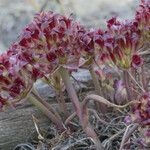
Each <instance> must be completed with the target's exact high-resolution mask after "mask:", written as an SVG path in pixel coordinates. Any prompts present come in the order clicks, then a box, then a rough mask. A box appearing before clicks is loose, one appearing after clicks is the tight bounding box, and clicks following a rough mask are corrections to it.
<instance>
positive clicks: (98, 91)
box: [89, 66, 107, 113]
mask: <svg viewBox="0 0 150 150" xmlns="http://www.w3.org/2000/svg"><path fill="white" fill-rule="evenodd" d="M89 71H90V74H91V77H92V80H93V83H94V87H95V91H96V94H97V95H100V96H103V95H104V94H103V93H102V88H101V86H100V82H99V79H98V77H97V75H96V73H95V71H94V68H93V66H91V68H90V69H89ZM94 103H95V107H96V110H97V111H98V112H102V113H105V112H106V111H107V107H106V105H103V104H99V103H97V102H94Z"/></svg>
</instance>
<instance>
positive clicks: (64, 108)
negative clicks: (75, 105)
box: [56, 89, 69, 119]
mask: <svg viewBox="0 0 150 150" xmlns="http://www.w3.org/2000/svg"><path fill="white" fill-rule="evenodd" d="M56 98H57V101H58V104H59V107H60V109H61V111H62V113H63V114H64V117H65V119H66V118H67V117H68V116H69V113H68V111H67V105H66V102H65V99H64V95H63V92H62V90H61V89H60V90H59V91H58V90H56Z"/></svg>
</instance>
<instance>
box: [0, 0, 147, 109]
mask: <svg viewBox="0 0 150 150" xmlns="http://www.w3.org/2000/svg"><path fill="white" fill-rule="evenodd" d="M107 27H108V29H107V31H102V30H100V29H98V30H93V31H89V30H87V29H85V28H84V27H83V26H81V25H80V24H79V23H77V22H74V21H73V19H71V18H67V17H65V16H62V15H59V14H56V13H53V12H48V13H44V12H42V13H40V14H37V15H36V16H35V18H34V20H33V21H32V22H31V23H30V24H29V25H27V26H26V27H25V28H24V29H23V32H22V34H21V35H20V37H19V39H18V41H17V42H15V43H13V44H12V45H11V46H10V48H9V49H8V51H7V52H6V53H4V54H2V55H1V56H0V107H1V108H2V107H3V106H4V105H10V104H12V103H13V102H17V101H19V100H21V99H23V98H25V97H26V95H27V94H28V93H29V92H30V90H31V88H32V86H33V84H34V82H35V81H36V80H37V79H39V78H42V77H44V76H46V75H48V74H51V73H52V72H53V71H55V70H56V69H57V68H58V67H59V66H63V67H67V68H75V69H77V68H78V67H79V61H80V59H81V58H85V59H88V58H89V57H92V58H94V57H95V58H98V59H99V58H100V59H101V60H102V61H103V62H105V60H111V61H112V62H113V63H114V64H115V65H117V66H118V67H119V68H121V69H128V68H130V67H134V68H137V67H139V66H140V65H141V64H142V63H143V59H142V58H141V56H140V55H139V54H138V50H139V49H140V48H141V47H142V46H143V45H144V42H145V40H143V39H146V41H147V42H149V39H150V38H148V37H149V36H150V1H149V0H148V1H146V2H145V1H144V2H142V3H141V5H140V7H139V9H138V10H137V12H136V15H135V19H134V20H132V21H127V20H126V21H124V22H121V21H119V20H118V19H117V18H112V19H110V20H109V21H108V22H107ZM97 55H98V56H99V57H97Z"/></svg>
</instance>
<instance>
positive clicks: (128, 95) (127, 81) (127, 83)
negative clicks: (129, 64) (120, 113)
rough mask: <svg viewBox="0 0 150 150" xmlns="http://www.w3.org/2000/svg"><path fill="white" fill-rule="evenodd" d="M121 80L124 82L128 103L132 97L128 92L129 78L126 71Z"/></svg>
mask: <svg viewBox="0 0 150 150" xmlns="http://www.w3.org/2000/svg"><path fill="white" fill-rule="evenodd" d="M123 80H124V84H125V88H126V91H127V97H128V101H131V100H132V96H131V91H130V78H129V74H128V72H127V71H126V70H124V71H123Z"/></svg>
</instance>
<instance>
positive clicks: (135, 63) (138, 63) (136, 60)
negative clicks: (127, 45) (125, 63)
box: [131, 54, 143, 69]
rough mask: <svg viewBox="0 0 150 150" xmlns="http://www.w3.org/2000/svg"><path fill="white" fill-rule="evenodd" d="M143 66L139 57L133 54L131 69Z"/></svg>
mask: <svg viewBox="0 0 150 150" xmlns="http://www.w3.org/2000/svg"><path fill="white" fill-rule="evenodd" d="M142 64H143V59H142V58H141V56H139V55H137V54H134V55H133V56H132V64H131V65H132V67H133V68H135V69H137V68H138V67H139V66H141V65H142Z"/></svg>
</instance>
